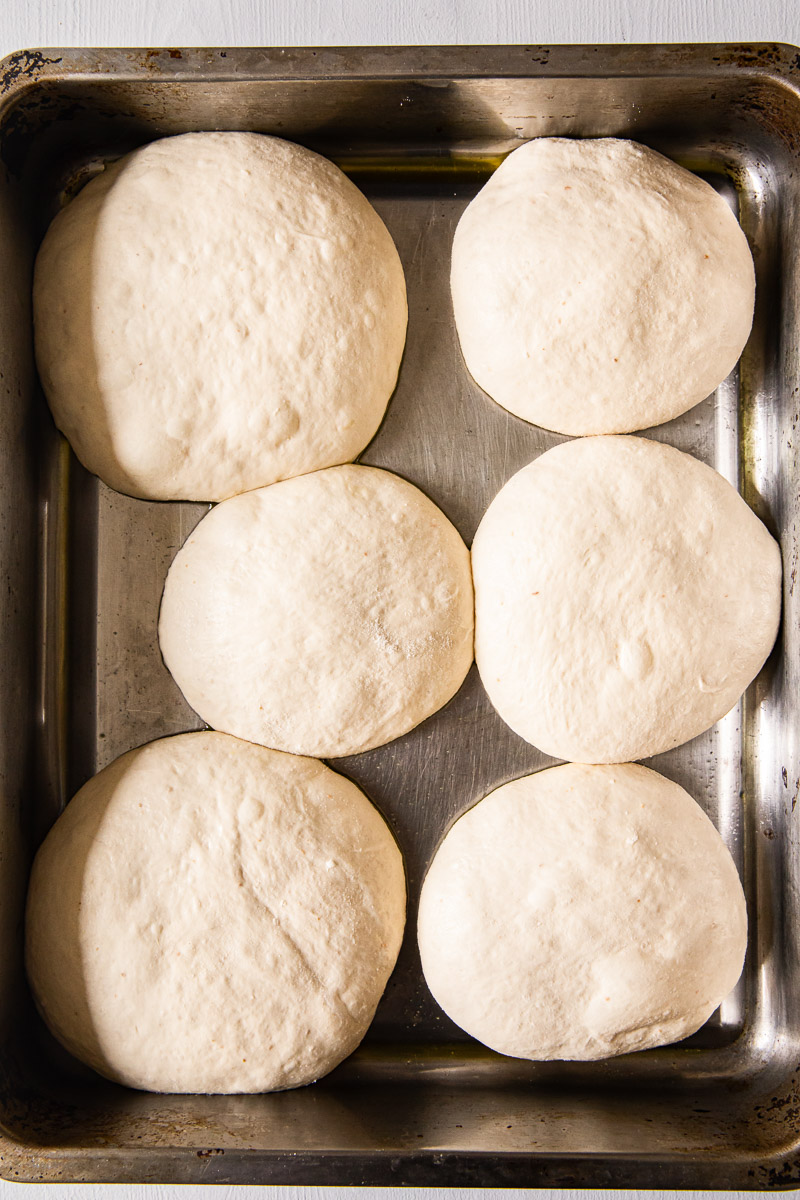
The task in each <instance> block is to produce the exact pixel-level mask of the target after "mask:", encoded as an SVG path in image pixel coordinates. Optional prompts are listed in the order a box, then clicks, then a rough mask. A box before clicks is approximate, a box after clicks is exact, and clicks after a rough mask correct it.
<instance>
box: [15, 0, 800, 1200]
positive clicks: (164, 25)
mask: <svg viewBox="0 0 800 1200" xmlns="http://www.w3.org/2000/svg"><path fill="white" fill-rule="evenodd" d="M705 41H779V42H791V43H793V44H795V45H797V44H800V0H405V3H400V2H399V0H0V57H4V56H5V55H6V54H9V53H11V52H12V51H14V50H22V49H28V48H31V47H40V46H225V45H228V46H236V45H239V46H259V45H263V46H303V45H313V46H320V45H340V46H343V45H356V46H357V45H403V44H428V45H440V44H454V43H474V44H481V43H484V44H486V43H494V44H504V43H507V42H528V43H536V44H547V43H565V42H589V43H598V42H705ZM398 1190H399V1189H391V1188H360V1189H357V1188H336V1187H331V1188H320V1187H274V1188H268V1187H240V1188H233V1187H207V1188H203V1189H200V1188H194V1187H191V1186H186V1187H180V1186H158V1185H150V1186H137V1185H123V1184H119V1185H106V1186H103V1185H95V1184H84V1185H76V1186H73V1187H69V1186H65V1185H58V1184H51V1185H36V1184H13V1183H5V1182H2V1181H0V1200H37V1198H39V1197H43V1196H46V1197H47V1198H48V1200H55V1198H56V1197H57V1198H58V1200H93V1198H95V1197H100V1196H102V1197H103V1198H104V1200H109V1198H111V1197H113V1200H145V1197H146V1200H164V1198H166V1197H170V1198H173V1197H181V1198H182V1200H187V1198H188V1197H189V1196H190V1195H193V1194H194V1193H196V1192H201V1191H202V1197H203V1200H205V1198H206V1197H207V1196H208V1197H211V1196H212V1195H215V1196H221V1195H230V1198H231V1200H254V1198H255V1196H256V1195H259V1196H260V1197H262V1198H263V1200H339V1198H340V1197H345V1196H347V1197H348V1198H349V1200H376V1198H377V1197H386V1198H387V1200H388V1197H390V1196H393V1193H394V1192H395V1191H398ZM403 1190H404V1191H407V1192H409V1193H410V1194H411V1197H412V1200H475V1198H476V1197H477V1196H478V1195H479V1191H478V1189H469V1188H440V1189H425V1188H410V1189H403ZM517 1194H519V1195H522V1194H523V1193H522V1192H519V1193H517V1192H516V1191H515V1190H512V1189H498V1190H496V1191H493V1192H492V1193H491V1197H492V1200H505V1197H506V1196H510V1195H517ZM524 1194H525V1195H526V1196H527V1195H530V1196H533V1197H539V1196H545V1195H551V1194H552V1193H549V1192H547V1191H546V1190H540V1189H535V1190H533V1191H532V1192H528V1193H524ZM705 1194H706V1193H699V1192H694V1193H693V1192H672V1193H670V1192H641V1193H634V1192H610V1191H601V1190H598V1191H596V1192H568V1191H566V1192H559V1193H557V1194H556V1196H557V1197H558V1200H562V1198H563V1200H577V1198H578V1197H582V1198H583V1200H597V1198H602V1200H627V1198H628V1197H631V1196H634V1195H640V1196H648V1197H653V1198H656V1197H659V1198H660V1197H662V1196H665V1197H666V1196H671V1197H675V1198H676V1200H677V1198H678V1197H680V1198H681V1200H684V1198H685V1200H694V1198H695V1197H698V1196H700V1195H705ZM752 1194H753V1193H748V1192H715V1193H710V1195H713V1196H715V1197H719V1198H720V1200H730V1198H731V1197H739V1196H741V1197H742V1198H743V1200H744V1197H746V1196H750V1195H752ZM554 1200H555V1197H554Z"/></svg>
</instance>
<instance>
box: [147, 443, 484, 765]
mask: <svg viewBox="0 0 800 1200" xmlns="http://www.w3.org/2000/svg"><path fill="white" fill-rule="evenodd" d="M159 639H160V642H161V651H162V654H163V656H164V661H165V663H166V664H167V666H168V667H169V669H170V671H171V672H172V674H173V675H174V677H175V679H176V681H177V683H178V686H179V687H180V688H181V691H182V692H183V694H184V696H185V697H186V699H187V700H188V702H189V703H190V704H191V706H192V708H194V709H195V711H196V712H198V713H199V714H200V716H201V717H202V718H203V719H204V720H205V721H207V722H208V724H209V725H212V726H213V727H214V728H215V729H223V730H225V731H226V732H227V733H234V734H237V735H238V736H239V737H246V738H248V739H249V740H250V741H253V742H261V743H263V744H264V745H267V746H274V747H275V748H276V749H278V750H289V751H291V752H293V753H295V754H313V755H317V756H319V757H323V758H330V757H336V756H339V755H344V754H357V753H358V752H359V751H361V750H368V749H370V748H371V747H373V746H379V745H382V744H383V743H384V742H388V741H391V740H392V739H393V738H396V737H399V736H400V735H401V734H403V733H406V732H407V731H408V730H409V729H412V728H413V727H414V726H415V725H417V724H419V722H420V721H422V720H424V719H425V717H428V716H430V715H431V713H434V712H436V710H437V709H438V708H441V706H442V705H443V704H444V703H445V702H446V701H447V700H449V699H450V697H451V696H453V695H454V693H455V692H456V691H457V690H458V688H459V687H460V685H461V683H462V681H463V679H464V676H465V675H466V673H467V671H468V670H469V666H470V663H471V662H472V651H473V603H472V579H471V576H470V564H469V554H468V552H467V549H466V547H465V545H464V543H463V542H462V540H461V538H460V537H459V535H458V533H457V532H456V530H455V529H454V528H453V526H452V525H451V524H450V522H449V521H448V520H447V518H446V517H445V516H444V514H443V513H442V512H441V511H440V510H439V509H438V508H437V507H436V505H435V504H433V503H432V502H431V501H430V500H428V498H427V497H426V496H424V495H423V494H422V492H420V491H418V490H417V489H416V488H415V487H412V485H411V484H410V483H406V481H405V480H403V479H399V478H398V477H397V476H396V475H392V474H390V473H389V472H388V471H380V470H376V469H374V468H371V467H361V466H343V467H332V468H330V470H327V471H318V472H316V473H315V474H313V475H304V476H302V477H301V478H298V479H290V480H286V481H285V482H283V483H277V484H273V485H272V487H269V488H262V489H261V490H259V491H255V492H250V493H248V494H247V495H244V496H236V497H234V498H233V499H232V500H226V501H225V503H224V504H220V505H219V506H218V507H217V508H215V509H213V510H212V512H211V513H209V515H208V516H207V517H205V518H204V520H203V521H201V523H200V524H199V525H198V527H197V528H196V529H195V531H194V533H192V534H191V535H190V537H189V539H188V541H187V542H186V544H185V545H184V547H183V549H182V550H181V551H180V552H179V553H178V555H177V556H176V558H175V561H174V562H173V564H172V566H171V568H170V571H169V575H168V576H167V582H166V585H165V587H164V597H163V600H162V602H161V616H160V621H159Z"/></svg>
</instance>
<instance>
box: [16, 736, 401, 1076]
mask: <svg viewBox="0 0 800 1200" xmlns="http://www.w3.org/2000/svg"><path fill="white" fill-rule="evenodd" d="M404 917H405V881H404V876H403V866H402V861H401V858H400V852H399V850H398V849H397V846H396V844H395V842H394V839H393V838H392V835H391V834H390V832H389V830H388V828H387V827H386V825H385V824H384V822H383V820H382V819H381V817H380V816H379V815H378V813H377V812H376V810H375V809H374V808H373V807H372V805H371V804H370V803H369V801H368V800H367V799H366V797H365V796H364V794H363V793H362V792H360V791H359V789H358V788H357V787H356V786H355V784H353V783H350V781H349V780H347V779H344V778H342V776H340V775H336V774H334V772H333V771H330V770H329V769H328V768H327V767H325V766H323V765H322V763H319V762H314V761H313V760H310V759H304V758H295V757H293V756H291V755H287V754H278V753H276V752H275V751H273V750H266V749H264V748H263V747H261V746H252V745H249V744H248V743H247V742H240V741H238V740H237V739H236V738H231V737H228V736H227V735H225V734H221V733H190V734H182V735H180V736H179V737H172V738H164V739H163V740H161V741H158V742H151V743H150V744H149V745H147V746H143V747H141V749H138V750H132V751H131V752H130V753H129V754H124V755H123V756H122V757H121V758H118V759H117V760H116V761H115V762H113V763H112V764H111V765H110V766H108V767H106V768H105V770H103V771H101V772H100V774H99V775H96V776H95V777H94V778H93V779H90V780H89V782H88V783H87V784H86V785H85V787H83V788H81V790H80V791H79V792H78V794H77V795H76V796H75V798H74V799H73V801H72V802H71V804H69V805H68V807H67V809H66V810H65V812H64V813H63V815H62V816H61V817H60V818H59V820H58V821H57V822H56V824H55V826H54V827H53V829H52V830H51V831H50V833H49V835H48V837H47V838H46V840H45V842H44V844H43V845H42V847H41V849H40V850H39V853H38V855H37V856H36V861H35V863H34V867H33V874H32V876H31V884H30V892H29V896H28V912H27V968H28V976H29V978H30V981H31V986H32V988H33V991H34V995H35V997H36V1000H37V1004H38V1006H39V1009H40V1011H41V1013H42V1015H43V1017H44V1019H45V1021H46V1022H47V1024H48V1025H49V1026H50V1028H51V1030H52V1031H53V1033H54V1034H55V1035H56V1037H57V1038H58V1039H59V1040H60V1041H61V1042H63V1044H64V1045H65V1046H66V1047H67V1049H68V1050H70V1051H71V1052H72V1053H73V1054H74V1055H76V1056H77V1057H78V1058H80V1059H82V1060H83V1061H84V1062H86V1063H88V1064H89V1065H90V1066H92V1067H94V1068H95V1070H97V1071H99V1072H100V1073H101V1074H102V1075H105V1076H107V1077H108V1078H109V1079H115V1080H118V1081H119V1082H120V1083H125V1084H128V1085H129V1086H130V1087H136V1088H145V1089H148V1090H150V1091H156V1092H260V1091H267V1090H272V1089H276V1088H289V1087H297V1086H299V1085H300V1084H304V1083H309V1082H310V1081H311V1080H313V1079H317V1078H318V1077H319V1076H320V1075H324V1074H325V1073H326V1072H327V1071H330V1070H331V1069H332V1068H333V1067H334V1066H336V1064H337V1063H338V1062H340V1061H341V1060H342V1059H343V1058H344V1057H345V1056H346V1055H348V1054H350V1053H351V1051H352V1050H354V1049H355V1047H356V1046H357V1045H358V1043H359V1042H360V1041H361V1039H362V1037H363V1036H364V1033H365V1032H366V1030H367V1027H368V1025H369V1023H370V1021H371V1020H372V1016H373V1014H374V1012H375V1007H376V1005H377V1003H378V1000H379V998H380V996H381V993H382V992H383V989H384V986H385V984H386V980H387V979H388V977H389V974H390V972H391V970H392V967H393V966H394V962H395V958H396V957H397V953H398V950H399V947H400V941H401V938H402V933H403V922H404Z"/></svg>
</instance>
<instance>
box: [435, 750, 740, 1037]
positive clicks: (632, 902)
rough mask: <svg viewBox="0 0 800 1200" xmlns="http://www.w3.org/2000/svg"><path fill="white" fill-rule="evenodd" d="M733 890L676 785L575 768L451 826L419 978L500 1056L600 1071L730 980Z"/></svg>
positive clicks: (719, 849)
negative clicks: (587, 1062) (604, 1061)
mask: <svg viewBox="0 0 800 1200" xmlns="http://www.w3.org/2000/svg"><path fill="white" fill-rule="evenodd" d="M746 943H747V915H746V909H745V900H744V895H743V893H742V887H741V884H740V882H739V877H738V875H737V872H736V867H735V866H734V863H733V860H732V859H731V856H730V854H729V853H728V851H727V849H726V847H725V844H724V843H723V841H722V839H721V838H720V836H719V834H718V833H717V831H716V829H715V828H714V826H713V825H712V824H711V822H710V821H709V820H708V818H707V817H706V815H705V813H704V812H703V811H702V809H701V808H700V807H699V806H698V805H697V804H695V802H694V800H693V799H692V798H691V796H689V795H688V794H687V793H686V792H685V791H684V790H683V788H681V787H678V785H677V784H675V783H671V782H670V781H669V780H667V779H664V778H663V777H662V776H660V775H657V774H656V773H655V771H649V770H647V768H645V767H640V766H632V765H630V764H623V765H621V766H614V767H608V766H606V767H604V766H580V765H576V764H573V763H569V764H567V765H565V766H562V767H552V768H550V769H549V770H546V771H541V772H539V773H538V774H536V775H529V776H527V777H526V778H524V779H517V780H516V781H515V782H513V783H508V784H506V785H505V786H503V787H500V788H498V789H497V791H495V792H492V794H491V795H490V796H487V798H486V799H485V800H483V801H481V802H480V803H479V804H477V805H476V806H475V807H474V808H472V809H470V811H469V812H467V813H466V814H465V815H464V816H463V817H461V818H460V819H459V820H458V821H456V823H455V825H454V826H453V827H452V828H451V829H450V831H449V833H448V834H447V836H446V837H445V839H444V841H443V842H442V844H441V846H440V847H439V850H438V851H437V854H436V856H435V858H434V860H433V863H432V864H431V867H430V870H429V871H428V875H427V877H426V879H425V883H424V885H423V888H422V896H421V900H420V909H419V946H420V952H421V955H422V966H423V970H424V972H425V979H426V980H427V983H428V986H429V987H430V989H431V991H432V992H433V995H434V997H435V999H436V1000H437V1001H438V1003H439V1004H440V1005H441V1006H442V1008H443V1009H444V1010H445V1012H446V1013H447V1014H448V1015H449V1016H450V1017H452V1019H453V1020H454V1021H455V1022H456V1023H457V1024H458V1025H460V1026H461V1027H462V1028H463V1029H465V1030H466V1031H467V1032H468V1033H470V1034H472V1036H473V1037H475V1038H477V1039H478V1040H479V1041H482V1042H484V1043H485V1044H486V1045H487V1046H491V1047H492V1049H494V1050H498V1051H500V1053H501V1054H509V1055H512V1056H514V1057H517V1058H531V1059H596V1058H609V1057H611V1056H613V1055H616V1054H624V1053H626V1052H627V1051H629V1050H643V1049H645V1048H647V1047H650V1046H659V1045H664V1044H666V1043H668V1042H673V1041H677V1040H678V1039H680V1038H683V1037H686V1036H688V1034H690V1033H693V1032H694V1031H695V1030H696V1029H699V1028H700V1026H701V1025H702V1024H703V1023H704V1022H705V1021H706V1020H707V1018H708V1017H709V1016H710V1015H711V1013H712V1012H713V1011H714V1009H715V1008H716V1007H717V1005H718V1004H719V1003H720V1001H722V1000H723V999H724V997H725V996H726V995H727V994H728V992H729V991H730V990H731V988H732V987H733V986H734V984H735V983H736V981H737V979H738V978H739V974H740V972H741V969H742V962H743V959H744V954H745V947H746Z"/></svg>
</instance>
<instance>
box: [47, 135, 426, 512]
mask: <svg viewBox="0 0 800 1200" xmlns="http://www.w3.org/2000/svg"><path fill="white" fill-rule="evenodd" d="M33 302H34V319H35V331H36V358H37V363H38V367H39V373H40V375H41V379H42V384H43V386H44V390H45V393H46V395H47V399H48V401H49V403H50V408H51V409H52V412H53V416H54V418H55V421H56V424H57V425H58V427H59V429H60V430H61V431H62V432H63V433H64V434H65V435H66V437H67V438H68V439H69V441H70V444H71V445H72V448H73V450H74V451H75V453H76V454H77V456H78V458H79V459H80V460H81V462H82V463H83V464H84V466H86V467H88V469H89V470H90V471H94V472H95V473H96V474H97V475H99V476H100V478H101V479H103V480H104V482H105V483H107V484H109V485H110V486H111V487H113V488H116V489H117V490H118V491H121V492H127V493H129V494H130V495H132V496H143V497H149V498H151V499H157V500H221V499H224V498H225V497H226V496H231V495H234V494H236V493H238V492H244V491H248V490H249V489H250V488H255V487H260V486H262V485H263V484H267V483H272V482H273V481H274V480H277V479H283V478H286V477H288V476H292V475H298V474H302V473H304V472H306V471H314V470H316V469H317V468H319V467H328V466H331V465H333V464H335V463H342V462H346V461H348V460H349V459H352V458H354V457H355V456H356V454H358V453H359V451H361V450H362V449H363V447H364V446H366V444H367V442H368V441H369V440H370V438H371V437H372V436H373V434H374V433H375V431H376V429H377V428H378V425H379V423H380V421H381V418H382V417H383V413H384V410H385V408H386V405H387V403H388V400H389V397H390V395H391V393H392V391H393V389H394V385H395V381H396V378H397V371H398V367H399V365H400V358H401V355H402V353H403V345H404V341H405V330H406V294H405V282H404V278H403V269H402V267H401V265H400V260H399V258H398V255H397V251H396V250H395V247H394V243H393V241H392V239H391V237H390V236H389V233H388V231H387V230H386V228H385V226H384V224H383V222H382V221H381V219H380V217H379V216H378V214H377V213H376V212H375V210H374V209H373V208H372V206H371V205H370V204H369V203H368V201H367V200H366V199H365V198H364V196H363V195H362V194H361V192H359V190H358V189H357V188H356V187H355V186H354V185H353V184H352V183H351V182H350V181H349V180H348V179H347V178H346V177H345V176H344V175H343V174H342V172H341V171H340V170H339V169H338V168H337V167H335V166H334V165H333V164H332V163H330V162H328V161H327V160H326V159H324V158H321V157H320V156H319V155H317V154H313V153H311V151H309V150H305V149H303V147H302V146H295V145H293V144H292V143H290V142H284V141H282V140H281V139H280V138H274V137H265V136H262V135H260V134H255V133H187V134H182V135H181V136H179V137H170V138H164V139H163V140H161V141H157V142H152V143H151V144H150V145H148V146H144V147H142V148H141V149H139V150H135V151H134V152H133V153H132V154H128V155H126V157H125V158H122V159H120V160H119V161H118V162H116V163H114V164H113V165H112V166H110V167H107V168H106V170H105V171H103V173H102V174H101V175H99V176H97V177H96V178H95V179H93V180H92V181H91V182H90V183H88V184H87V185H86V187H84V188H83V190H82V191H81V192H79V194H78V195H77V197H76V198H75V199H74V200H73V201H72V202H71V203H70V204H69V205H68V206H67V207H66V208H65V209H64V210H63V211H62V212H61V213H59V214H58V216H57V217H56V218H55V220H54V221H53V223H52V225H51V226H50V228H49V230H48V232H47V234H46V236H45V239H44V241H43V243H42V247H41V249H40V251H39V256H38V258H37V260H36V271H35V279H34V296H33Z"/></svg>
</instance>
